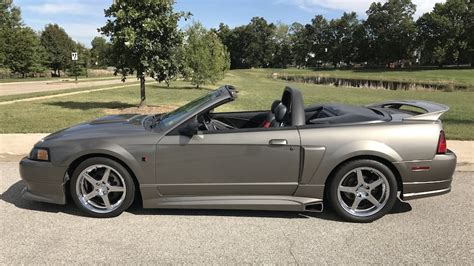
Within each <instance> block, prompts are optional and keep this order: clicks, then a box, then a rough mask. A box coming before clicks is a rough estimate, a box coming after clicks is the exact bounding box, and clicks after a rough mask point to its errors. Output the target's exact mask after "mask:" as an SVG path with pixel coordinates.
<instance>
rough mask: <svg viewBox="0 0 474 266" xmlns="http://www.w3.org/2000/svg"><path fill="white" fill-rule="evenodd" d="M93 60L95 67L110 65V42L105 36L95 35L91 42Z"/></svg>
mask: <svg viewBox="0 0 474 266" xmlns="http://www.w3.org/2000/svg"><path fill="white" fill-rule="evenodd" d="M91 46H92V48H91V50H90V53H91V60H92V65H93V66H95V67H101V68H104V67H107V66H108V65H109V61H110V60H109V57H110V56H111V54H110V52H111V47H110V43H108V42H107V40H105V38H104V37H94V39H92V42H91Z"/></svg>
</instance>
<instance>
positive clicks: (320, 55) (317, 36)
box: [306, 15, 330, 66]
mask: <svg viewBox="0 0 474 266" xmlns="http://www.w3.org/2000/svg"><path fill="white" fill-rule="evenodd" d="M306 30H307V38H308V40H309V42H310V44H309V45H310V47H311V48H310V53H311V56H309V57H308V64H309V65H312V66H316V65H318V64H319V63H320V62H327V59H328V54H327V52H328V49H329V38H330V31H329V24H328V22H327V20H326V19H325V18H324V17H323V16H322V15H317V16H315V17H314V18H313V19H312V20H311V24H310V25H308V26H307V27H306Z"/></svg>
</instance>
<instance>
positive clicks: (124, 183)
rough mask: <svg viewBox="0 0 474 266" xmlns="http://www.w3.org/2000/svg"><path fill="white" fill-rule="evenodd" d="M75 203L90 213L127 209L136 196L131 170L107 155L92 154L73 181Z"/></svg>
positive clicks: (97, 214) (106, 214)
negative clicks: (94, 155)
mask: <svg viewBox="0 0 474 266" xmlns="http://www.w3.org/2000/svg"><path fill="white" fill-rule="evenodd" d="M70 191H71V196H72V198H73V200H74V203H76V205H77V206H78V207H79V208H80V209H81V210H83V211H84V212H86V213H87V214H89V215H90V216H94V217H100V218H107V217H115V216H118V215H120V214H121V213H122V212H123V211H125V210H126V209H127V208H128V207H130V205H131V204H132V202H133V199H134V197H135V185H134V183H133V180H132V177H131V176H130V173H128V171H127V170H126V169H125V168H124V167H123V166H122V165H121V164H119V163H117V162H116V161H113V160H111V159H107V158H91V159H87V160H85V161H84V162H82V163H81V164H80V165H79V166H78V167H77V168H76V170H75V171H74V174H73V176H72V178H71V182H70Z"/></svg>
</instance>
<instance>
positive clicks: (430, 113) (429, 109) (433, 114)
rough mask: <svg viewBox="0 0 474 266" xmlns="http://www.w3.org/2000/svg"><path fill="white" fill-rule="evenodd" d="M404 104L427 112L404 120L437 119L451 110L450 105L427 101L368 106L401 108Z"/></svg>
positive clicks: (393, 102)
mask: <svg viewBox="0 0 474 266" xmlns="http://www.w3.org/2000/svg"><path fill="white" fill-rule="evenodd" d="M403 106H409V107H415V108H419V109H421V110H424V111H425V113H422V114H418V115H414V116H410V117H406V118H403V120H404V121H420V120H421V121H437V120H438V119H439V118H440V117H441V115H443V114H444V113H446V112H447V111H448V110H449V107H448V106H446V105H444V104H439V103H434V102H427V101H388V102H384V103H380V104H373V105H368V106H367V107H372V108H390V109H400V108H401V107H403Z"/></svg>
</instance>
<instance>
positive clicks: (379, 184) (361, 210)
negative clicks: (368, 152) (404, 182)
mask: <svg viewBox="0 0 474 266" xmlns="http://www.w3.org/2000/svg"><path fill="white" fill-rule="evenodd" d="M389 196H390V185H389V182H388V180H387V177H386V176H385V175H384V174H382V173H381V172H380V171H379V170H377V169H375V168H372V167H358V168H355V169H353V170H351V171H349V172H347V173H346V174H345V175H344V176H343V177H342V179H341V181H340V182H339V184H338V187H337V198H338V201H339V204H340V206H341V207H342V208H343V209H344V210H345V211H346V212H348V213H350V214H352V215H354V216H358V217H367V216H371V215H373V214H376V213H377V212H379V211H380V210H381V209H382V208H383V207H384V206H385V205H386V204H387V201H388V199H389Z"/></svg>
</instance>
